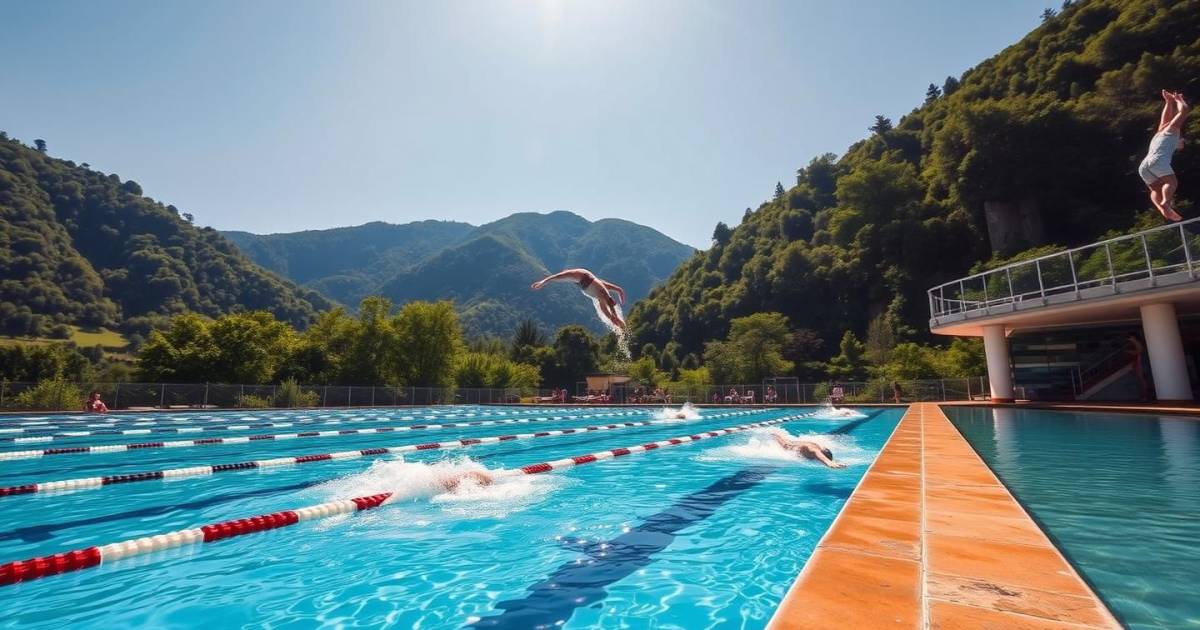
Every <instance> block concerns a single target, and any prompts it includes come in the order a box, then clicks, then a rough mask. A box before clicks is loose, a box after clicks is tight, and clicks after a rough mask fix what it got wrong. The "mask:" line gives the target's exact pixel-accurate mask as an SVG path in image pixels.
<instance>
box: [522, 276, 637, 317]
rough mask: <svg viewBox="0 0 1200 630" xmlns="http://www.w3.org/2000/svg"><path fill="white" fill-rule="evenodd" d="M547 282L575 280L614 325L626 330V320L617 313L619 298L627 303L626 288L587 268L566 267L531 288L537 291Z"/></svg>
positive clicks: (622, 302)
mask: <svg viewBox="0 0 1200 630" xmlns="http://www.w3.org/2000/svg"><path fill="white" fill-rule="evenodd" d="M547 282H575V283H578V284H579V289H580V290H581V291H583V292H584V294H585V295H587V296H588V297H591V298H592V299H594V300H596V303H597V304H599V305H600V312H601V313H603V314H604V318H605V319H607V320H608V321H609V323H611V324H612V325H613V326H616V327H617V328H620V329H621V330H625V321H624V320H623V319H621V316H620V315H619V314H618V313H617V308H616V307H617V304H618V302H617V300H620V304H625V289H622V288H621V287H619V286H617V285H615V284H613V283H611V282H608V281H605V280H601V279H600V278H597V277H596V274H594V273H592V272H590V271H588V270H587V269H564V270H562V271H560V272H558V273H556V274H553V275H549V276H546V277H545V278H542V279H541V280H538V281H537V282H534V283H533V285H531V286H530V287H529V288H531V289H533V290H534V291H537V290H538V289H541V288H542V287H544V286H546V283H547ZM612 293H616V294H617V300H614V299H613V297H612Z"/></svg>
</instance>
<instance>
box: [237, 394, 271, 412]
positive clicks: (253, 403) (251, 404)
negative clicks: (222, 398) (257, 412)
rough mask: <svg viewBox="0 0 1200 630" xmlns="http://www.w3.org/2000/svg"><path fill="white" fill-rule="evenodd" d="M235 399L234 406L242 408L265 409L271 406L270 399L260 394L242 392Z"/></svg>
mask: <svg viewBox="0 0 1200 630" xmlns="http://www.w3.org/2000/svg"><path fill="white" fill-rule="evenodd" d="M234 400H235V404H234V406H236V407H240V408H242V409H266V408H268V407H270V406H271V401H269V400H267V399H266V398H263V397H262V396H251V395H250V394H242V395H241V396H238V397H237V398H236V399H234Z"/></svg>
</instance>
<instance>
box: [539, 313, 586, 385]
mask: <svg viewBox="0 0 1200 630" xmlns="http://www.w3.org/2000/svg"><path fill="white" fill-rule="evenodd" d="M551 357H552V361H553V363H552V365H551V366H549V367H550V369H549V370H547V369H546V368H545V367H543V369H542V377H543V380H545V381H548V384H549V385H551V386H552V387H566V388H571V387H573V386H574V385H575V383H578V382H579V381H582V380H583V378H584V377H585V376H586V375H587V374H590V373H592V372H595V371H596V368H597V366H598V365H599V363H600V345H599V344H598V343H596V340H595V339H593V338H592V335H591V333H589V332H588V331H587V329H586V328H584V327H583V326H576V325H571V326H563V327H562V328H560V329H559V330H558V334H557V335H556V336H555V338H554V346H553V351H552V354H551Z"/></svg>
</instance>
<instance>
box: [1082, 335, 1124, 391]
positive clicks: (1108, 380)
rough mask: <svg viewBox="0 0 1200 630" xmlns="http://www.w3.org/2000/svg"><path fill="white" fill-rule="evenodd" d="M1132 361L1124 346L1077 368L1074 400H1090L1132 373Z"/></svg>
mask: <svg viewBox="0 0 1200 630" xmlns="http://www.w3.org/2000/svg"><path fill="white" fill-rule="evenodd" d="M1133 368H1134V360H1133V357H1131V356H1130V355H1129V350H1128V349H1127V348H1126V346H1125V345H1124V344H1122V345H1121V347H1119V348H1117V349H1115V350H1112V351H1111V352H1109V353H1108V354H1105V355H1103V356H1101V357H1100V358H1099V359H1096V360H1095V361H1093V362H1092V363H1090V364H1088V365H1086V366H1084V365H1080V366H1079V371H1078V372H1077V373H1076V377H1075V399H1076V400H1090V399H1091V398H1092V397H1093V396H1095V395H1096V394H1098V393H1100V392H1102V391H1104V390H1105V389H1107V388H1108V387H1109V386H1110V385H1112V384H1113V383H1116V382H1117V381H1119V380H1121V379H1122V378H1125V377H1126V376H1128V375H1130V374H1132V373H1133Z"/></svg>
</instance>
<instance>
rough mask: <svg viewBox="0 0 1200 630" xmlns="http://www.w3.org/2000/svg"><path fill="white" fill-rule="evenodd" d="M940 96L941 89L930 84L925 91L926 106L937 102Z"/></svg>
mask: <svg viewBox="0 0 1200 630" xmlns="http://www.w3.org/2000/svg"><path fill="white" fill-rule="evenodd" d="M941 95H942V89H941V88H939V87H938V86H937V85H935V84H933V83H930V84H929V87H928V88H926V89H925V104H926V105H928V104H930V103H932V102H934V101H936V100H938V98H939V97H940V96H941Z"/></svg>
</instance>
